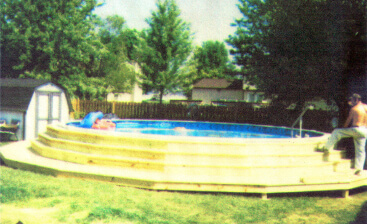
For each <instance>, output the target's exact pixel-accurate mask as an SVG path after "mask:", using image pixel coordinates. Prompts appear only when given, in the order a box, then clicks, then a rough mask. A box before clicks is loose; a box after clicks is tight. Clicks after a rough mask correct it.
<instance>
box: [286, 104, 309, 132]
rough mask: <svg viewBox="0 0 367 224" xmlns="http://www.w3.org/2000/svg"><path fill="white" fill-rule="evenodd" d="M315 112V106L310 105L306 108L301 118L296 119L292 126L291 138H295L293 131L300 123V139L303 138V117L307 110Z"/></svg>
mask: <svg viewBox="0 0 367 224" xmlns="http://www.w3.org/2000/svg"><path fill="white" fill-rule="evenodd" d="M309 109H310V110H313V109H314V105H312V104H311V105H308V106H306V108H305V109H303V111H302V113H301V115H299V117H298V118H297V119H296V121H295V122H294V123H293V124H292V127H291V128H292V131H291V136H292V138H293V137H294V136H293V130H294V126H295V125H296V124H297V123H298V122H299V137H300V138H302V125H303V115H304V114H305V113H306V111H307V110H309Z"/></svg>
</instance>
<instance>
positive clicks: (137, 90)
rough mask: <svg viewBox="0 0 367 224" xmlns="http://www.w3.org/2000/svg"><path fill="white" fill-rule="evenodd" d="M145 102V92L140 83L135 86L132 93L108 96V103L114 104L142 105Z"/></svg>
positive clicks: (110, 94)
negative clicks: (130, 103) (114, 102)
mask: <svg viewBox="0 0 367 224" xmlns="http://www.w3.org/2000/svg"><path fill="white" fill-rule="evenodd" d="M142 100H143V90H142V88H141V87H139V85H138V83H135V84H134V88H133V89H132V91H131V93H109V94H107V101H109V102H112V101H116V102H133V103H141V102H142Z"/></svg>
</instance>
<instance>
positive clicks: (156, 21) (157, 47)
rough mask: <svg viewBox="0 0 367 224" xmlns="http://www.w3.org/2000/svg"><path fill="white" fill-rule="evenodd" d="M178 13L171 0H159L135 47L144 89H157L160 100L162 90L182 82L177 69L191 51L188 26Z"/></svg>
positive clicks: (173, 88) (165, 91)
mask: <svg viewBox="0 0 367 224" xmlns="http://www.w3.org/2000/svg"><path fill="white" fill-rule="evenodd" d="M179 16H180V10H179V9H178V7H177V5H176V3H175V1H174V0H164V1H160V0H159V1H158V3H157V11H155V12H153V13H152V16H151V18H148V19H147V20H146V22H147V23H148V25H149V28H148V29H147V30H146V31H145V32H144V33H143V34H142V39H141V40H142V41H141V43H140V47H139V51H138V57H139V64H140V66H141V68H142V71H143V74H144V75H143V76H142V77H141V79H142V82H143V85H144V89H145V91H151V90H153V91H156V92H158V93H159V98H160V102H161V103H162V98H163V95H164V94H165V93H167V92H172V91H175V89H176V88H178V87H179V86H180V85H181V80H182V79H181V78H180V75H179V73H178V70H179V68H180V67H181V66H182V65H183V63H184V62H185V61H186V59H187V57H188V55H189V54H190V52H191V43H192V38H191V34H190V28H189V25H188V24H187V23H185V22H183V21H182V19H180V17H179Z"/></svg>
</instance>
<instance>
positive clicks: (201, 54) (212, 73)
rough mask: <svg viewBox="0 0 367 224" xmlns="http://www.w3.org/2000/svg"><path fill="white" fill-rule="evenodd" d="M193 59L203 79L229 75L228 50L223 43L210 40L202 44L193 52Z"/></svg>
mask: <svg viewBox="0 0 367 224" xmlns="http://www.w3.org/2000/svg"><path fill="white" fill-rule="evenodd" d="M194 59H196V60H197V61H198V67H197V69H198V72H199V73H201V74H202V76H203V78H204V77H207V78H211V77H220V78H223V77H225V76H227V75H229V74H230V73H231V69H232V68H231V64H230V62H229V58H228V50H227V49H226V46H225V45H224V43H223V42H219V41H211V40H209V41H206V42H204V43H203V44H202V46H201V47H198V48H197V49H196V51H195V52H194ZM205 74H207V75H205Z"/></svg>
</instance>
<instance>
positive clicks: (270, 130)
mask: <svg viewBox="0 0 367 224" xmlns="http://www.w3.org/2000/svg"><path fill="white" fill-rule="evenodd" d="M113 122H114V123H115V124H116V129H115V131H116V132H124V133H137V134H150V135H152V134H153V135H169V136H193V137H216V138H218V137H221V138H290V137H291V129H290V128H285V127H275V126H261V125H250V124H234V123H214V122H193V121H167V120H113ZM69 125H71V126H75V127H83V126H81V122H71V123H69ZM296 134H297V132H296ZM322 135H323V133H321V132H317V131H309V130H304V131H303V132H302V137H319V136H322Z"/></svg>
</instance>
